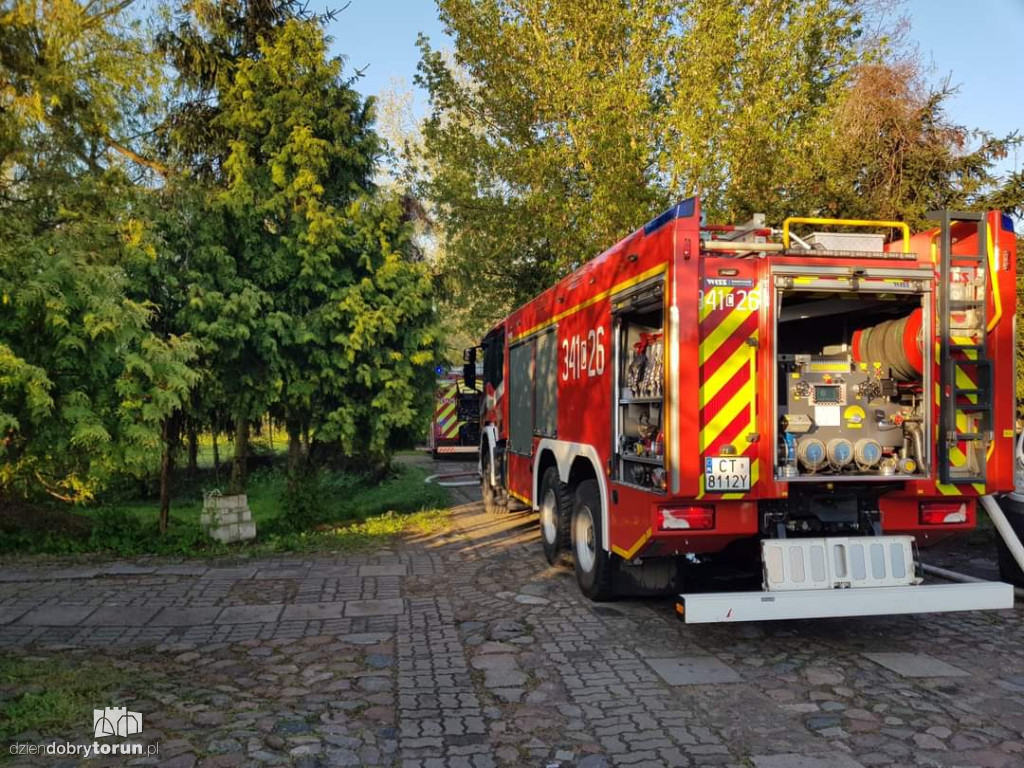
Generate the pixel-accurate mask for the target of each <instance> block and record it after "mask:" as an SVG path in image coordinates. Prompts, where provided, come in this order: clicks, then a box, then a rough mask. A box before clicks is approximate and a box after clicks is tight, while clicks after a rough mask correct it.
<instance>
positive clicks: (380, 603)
mask: <svg viewBox="0 0 1024 768" xmlns="http://www.w3.org/2000/svg"><path fill="white" fill-rule="evenodd" d="M404 612H405V601H404V600H402V598H400V597H390V598H385V599H382V600H349V601H348V602H347V603H345V616H346V617H347V618H356V617H359V616H398V615H399V614H401V613H404Z"/></svg>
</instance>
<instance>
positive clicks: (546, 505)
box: [540, 467, 572, 565]
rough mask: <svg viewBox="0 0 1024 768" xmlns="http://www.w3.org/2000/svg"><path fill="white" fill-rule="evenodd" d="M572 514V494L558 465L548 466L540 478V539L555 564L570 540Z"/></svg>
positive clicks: (545, 554) (547, 555)
mask: <svg viewBox="0 0 1024 768" xmlns="http://www.w3.org/2000/svg"><path fill="white" fill-rule="evenodd" d="M571 516H572V494H570V493H569V486H567V485H566V484H565V483H563V482H562V479H561V478H560V477H559V475H558V467H548V468H547V471H545V472H544V476H543V477H542V478H541V480H540V541H541V544H543V545H544V557H545V558H547V561H548V562H549V563H551V565H554V564H555V563H557V562H558V560H559V558H561V556H562V550H563V549H565V545H566V543H567V542H568V541H569V518H570V517H571Z"/></svg>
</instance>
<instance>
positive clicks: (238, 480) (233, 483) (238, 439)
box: [228, 417, 249, 494]
mask: <svg viewBox="0 0 1024 768" xmlns="http://www.w3.org/2000/svg"><path fill="white" fill-rule="evenodd" d="M248 456H249V422H248V421H247V420H246V419H244V418H241V417H239V418H238V419H237V420H236V421H235V460H234V462H233V463H232V465H231V480H229V481H228V493H231V494H235V493H245V480H246V476H247V472H246V466H245V462H246V459H247V458H248Z"/></svg>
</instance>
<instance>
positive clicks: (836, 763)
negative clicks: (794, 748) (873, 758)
mask: <svg viewBox="0 0 1024 768" xmlns="http://www.w3.org/2000/svg"><path fill="white" fill-rule="evenodd" d="M750 759H751V760H752V761H753V763H754V768H864V766H863V765H861V764H860V763H858V762H857V761H856V760H854V759H853V758H852V757H850V756H849V755H844V754H843V753H842V752H831V753H829V754H828V755H825V756H822V757H805V756H804V755H754V756H753V757H751V758H750Z"/></svg>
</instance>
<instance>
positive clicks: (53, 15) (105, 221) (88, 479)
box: [0, 0, 197, 501]
mask: <svg viewBox="0 0 1024 768" xmlns="http://www.w3.org/2000/svg"><path fill="white" fill-rule="evenodd" d="M0 47H2V49H3V50H4V52H5V53H4V58H3V64H2V65H0V69H2V73H3V77H4V79H5V82H7V83H9V84H10V87H9V88H7V89H5V91H4V96H3V98H4V108H3V109H2V110H0V214H2V215H0V429H3V432H4V434H3V440H2V442H0V461H2V464H0V493H3V494H7V495H22V496H32V495H35V494H37V493H40V492H46V493H48V494H50V495H52V496H55V497H57V498H61V499H65V500H69V501H85V500H88V499H90V498H92V497H93V496H94V495H95V493H96V492H97V491H98V490H99V489H101V488H102V487H103V486H104V484H105V483H107V482H108V481H109V480H110V478H111V476H112V475H114V474H115V473H122V472H123V473H131V474H136V475H137V474H140V473H143V472H146V471H150V470H152V469H153V467H154V466H155V463H156V461H157V459H158V457H159V453H160V440H159V438H160V431H161V424H162V422H163V420H164V418H166V417H167V416H168V415H169V414H170V413H171V412H172V411H173V410H175V409H176V408H177V407H179V406H180V403H181V402H182V400H183V399H184V398H185V397H187V393H188V391H189V390H190V389H191V387H192V386H193V385H194V384H195V383H196V380H197V377H196V375H195V374H194V372H193V371H192V370H191V369H190V368H189V363H190V362H191V361H192V359H193V358H194V356H195V347H194V345H193V342H192V341H191V340H189V339H187V338H179V337H175V336H163V335H156V334H154V333H153V330H152V328H151V322H152V319H153V315H154V312H155V311H156V309H157V308H156V306H155V305H154V304H152V303H150V302H148V301H146V300H145V298H144V297H139V296H138V295H137V294H136V293H134V291H133V286H132V284H131V282H130V280H129V279H128V273H129V270H130V269H131V265H132V264H133V263H135V262H137V261H145V260H146V259H148V258H150V257H151V254H150V252H149V251H147V249H146V248H145V247H144V244H143V243H142V242H141V241H140V238H139V230H140V223H139V220H138V219H137V218H136V216H135V212H136V207H137V205H138V204H139V202H140V197H139V195H138V189H137V188H136V187H135V185H134V184H133V181H132V178H131V174H136V173H137V172H138V170H139V165H138V163H137V162H136V161H135V160H134V159H133V156H134V154H135V153H134V152H133V151H132V150H130V149H128V148H127V147H126V146H125V145H124V144H123V143H122V141H121V140H120V138H119V137H120V136H122V135H123V134H124V133H126V132H128V131H131V130H134V129H137V128H138V127H139V126H140V125H141V124H143V123H144V122H145V121H146V119H147V116H146V114H145V110H144V105H143V104H142V102H141V101H140V99H142V98H143V96H144V95H145V94H146V93H148V92H150V89H151V88H155V87H156V86H157V84H158V83H159V81H160V72H159V68H158V67H157V66H156V65H155V62H154V61H153V60H152V57H151V56H148V55H147V52H146V39H145V36H144V35H143V34H142V32H141V30H140V27H139V25H138V23H137V22H136V21H135V20H133V19H132V18H131V17H129V16H128V15H127V13H126V12H125V10H124V4H115V3H113V2H102V1H101V2H94V3H89V4H87V5H86V4H81V3H77V2H73V1H72V0H65V1H64V2H58V3H49V4H43V5H39V4H35V3H24V2H16V3H15V4H14V5H13V6H10V7H9V9H8V10H6V11H4V12H3V13H2V14H0ZM53 50H60V51H62V55H60V56H54V55H51V53H50V52H51V51H53ZM126 157H127V158H128V159H127V161H126V160H125V158H126Z"/></svg>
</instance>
